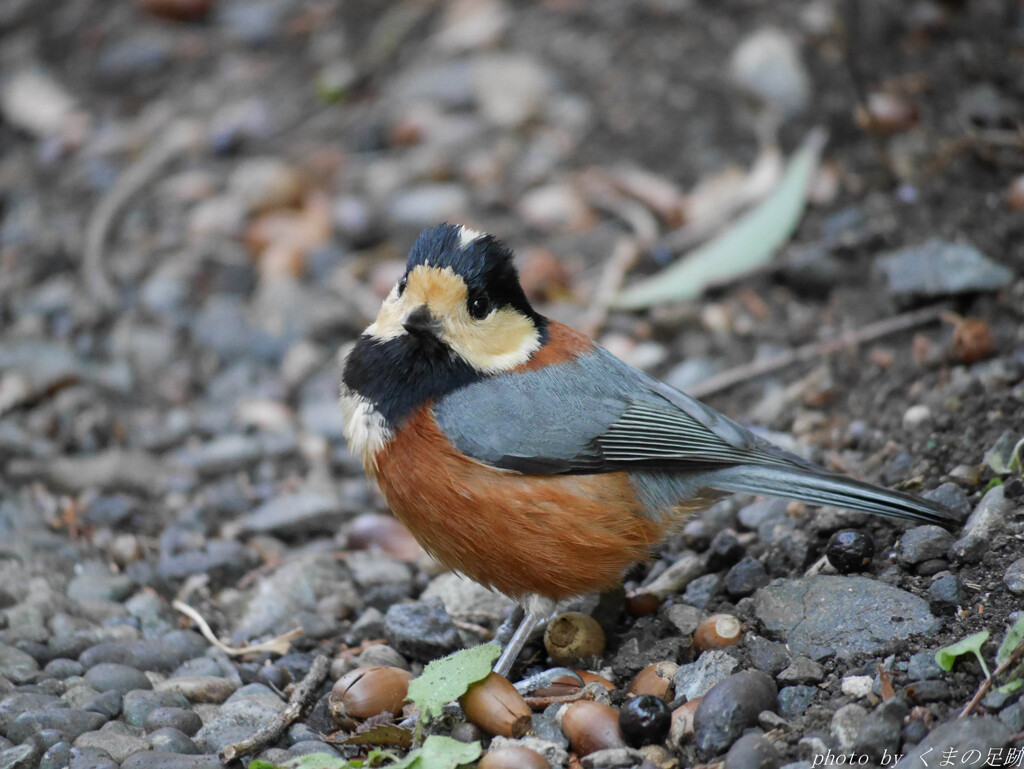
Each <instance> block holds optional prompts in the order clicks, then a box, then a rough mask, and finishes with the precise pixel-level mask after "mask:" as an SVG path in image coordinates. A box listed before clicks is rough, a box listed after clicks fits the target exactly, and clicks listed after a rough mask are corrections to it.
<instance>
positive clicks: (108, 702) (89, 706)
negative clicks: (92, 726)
mask: <svg viewBox="0 0 1024 769" xmlns="http://www.w3.org/2000/svg"><path fill="white" fill-rule="evenodd" d="M123 702H124V698H123V696H122V695H121V693H120V692H115V691H108V692H103V693H102V694H97V695H96V696H95V697H90V698H89V699H87V700H86V701H85V702H83V703H82V710H91V711H92V712H93V713H99V714H100V715H101V716H104V717H105V718H117V716H118V714H119V713H120V712H121V705H122V704H123Z"/></svg>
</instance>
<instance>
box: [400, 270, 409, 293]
mask: <svg viewBox="0 0 1024 769" xmlns="http://www.w3.org/2000/svg"><path fill="white" fill-rule="evenodd" d="M408 282H409V276H408V275H403V276H402V279H401V280H400V281H398V295H399V296H401V295H402V294H404V293H405V284H406V283H408Z"/></svg>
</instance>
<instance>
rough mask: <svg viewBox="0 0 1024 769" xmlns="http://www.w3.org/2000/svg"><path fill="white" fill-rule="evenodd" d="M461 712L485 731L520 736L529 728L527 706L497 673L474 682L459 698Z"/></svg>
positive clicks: (528, 710)
mask: <svg viewBox="0 0 1024 769" xmlns="http://www.w3.org/2000/svg"><path fill="white" fill-rule="evenodd" d="M459 705H461V706H462V712H463V713H465V714H466V718H467V719H468V720H469V721H471V722H472V723H474V724H476V725H477V726H479V727H480V728H481V729H483V730H484V731H485V732H487V733H488V734H499V735H501V736H502V737H522V736H523V735H524V734H526V733H527V732H528V731H529V730H530V715H531V714H530V707H529V705H527V704H526V700H524V699H523V695H521V694H520V693H519V692H517V691H516V687H514V686H513V685H512V684H511V683H509V680H508V679H507V678H505V677H504V676H499V675H498V674H497V673H488V675H487V678H484V679H483V680H482V681H477V682H476V683H475V684H473V685H472V686H470V687H469V689H467V690H466V693H465V694H463V695H462V696H461V697H459Z"/></svg>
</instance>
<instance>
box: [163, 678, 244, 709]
mask: <svg viewBox="0 0 1024 769" xmlns="http://www.w3.org/2000/svg"><path fill="white" fill-rule="evenodd" d="M155 688H156V691H158V692H177V693H178V694H181V695H182V696H184V697H185V698H186V699H187V700H188V701H189V702H213V703H221V702H224V700H226V699H227V698H228V697H230V696H231V695H232V694H233V693H234V691H235V689H237V688H238V686H237V685H236V684H235V682H234V681H231V680H229V679H227V678H219V677H217V676H178V677H177V678H168V679H167V680H166V681H161V682H160V683H158V684H157V685H156V687H155Z"/></svg>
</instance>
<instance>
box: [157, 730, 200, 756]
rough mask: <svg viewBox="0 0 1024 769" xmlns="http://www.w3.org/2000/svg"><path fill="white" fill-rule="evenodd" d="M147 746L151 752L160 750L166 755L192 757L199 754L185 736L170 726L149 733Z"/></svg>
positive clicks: (197, 749)
mask: <svg viewBox="0 0 1024 769" xmlns="http://www.w3.org/2000/svg"><path fill="white" fill-rule="evenodd" d="M149 745H150V747H151V748H152V749H153V750H162V751H166V752H168V753H185V754H187V755H193V754H196V753H198V752H199V748H197V747H196V744H195V743H194V742H192V740H191V739H190V738H189V736H188V735H187V734H185V733H184V732H182V731H179V730H178V729H174V728H172V727H170V726H165V727H162V728H160V729H157V730H156V731H153V732H150V734H149Z"/></svg>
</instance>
